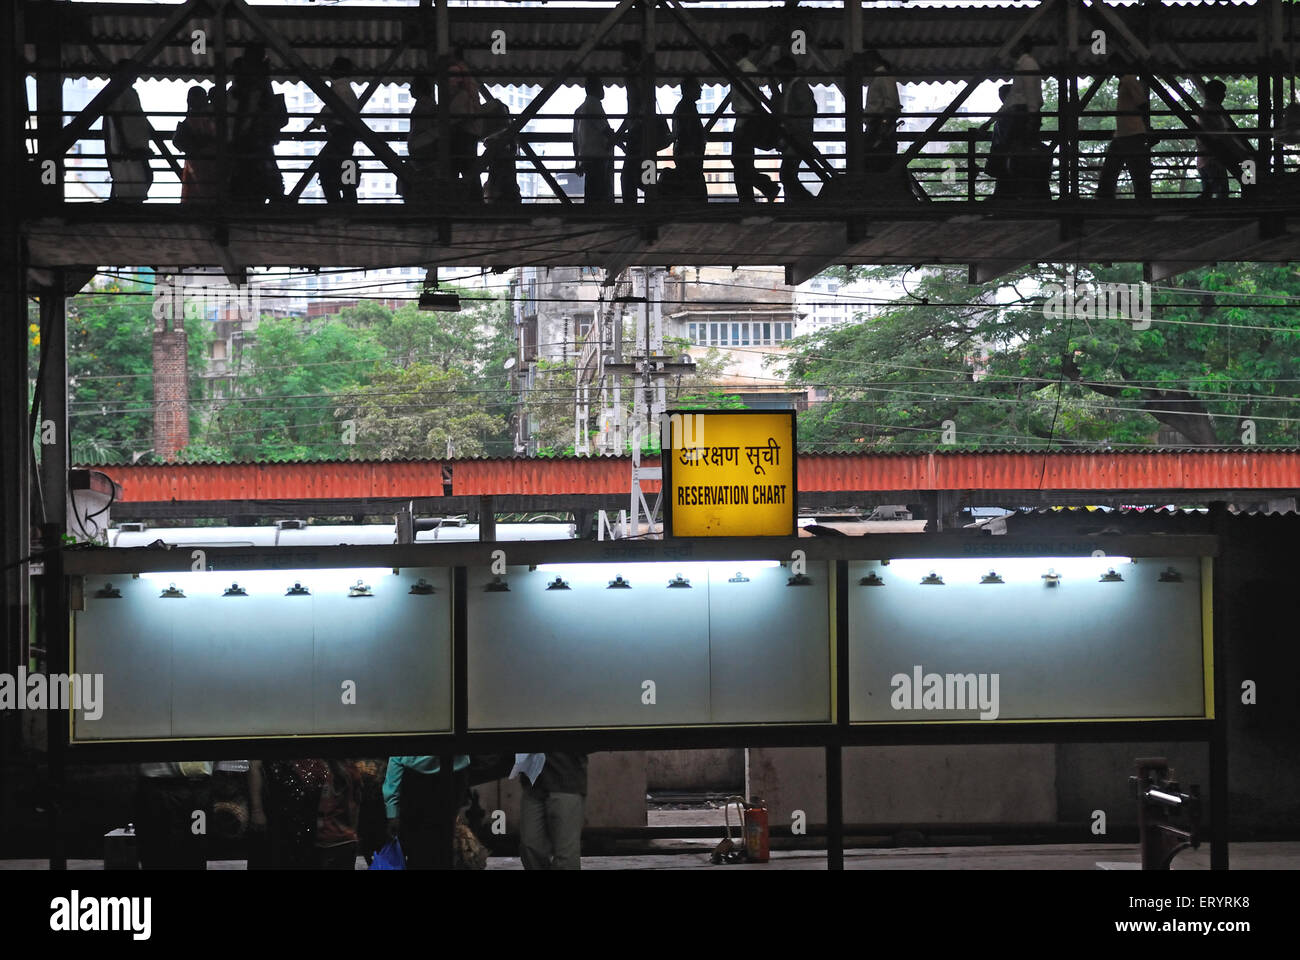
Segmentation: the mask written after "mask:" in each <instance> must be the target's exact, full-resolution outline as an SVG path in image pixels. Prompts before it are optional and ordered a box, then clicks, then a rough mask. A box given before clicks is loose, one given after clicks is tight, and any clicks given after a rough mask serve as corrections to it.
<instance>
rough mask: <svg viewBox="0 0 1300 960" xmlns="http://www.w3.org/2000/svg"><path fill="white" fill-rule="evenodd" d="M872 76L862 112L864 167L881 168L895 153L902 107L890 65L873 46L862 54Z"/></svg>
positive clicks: (892, 160) (889, 161) (892, 159)
mask: <svg viewBox="0 0 1300 960" xmlns="http://www.w3.org/2000/svg"><path fill="white" fill-rule="evenodd" d="M864 59H865V60H866V65H867V69H868V70H870V71H871V79H870V81H868V83H867V102H866V106H865V107H864V108H863V111H862V115H863V119H864V121H865V122H866V139H867V143H866V150H867V158H868V160H867V167H868V169H872V170H884V169H888V167H889V166H890V165H891V164H892V163H893V162H894V158H895V157H896V156H897V155H898V118H899V117H900V116H902V113H903V107H902V104H901V102H900V101H899V98H898V83H897V82H896V81H895V80H894V78H893V77H892V76H890V73H889V65H888V64H886V63H885V60H884V58H883V57H881V56H880V54H879V53H877V52H876V51H874V50H868V51H867V52H866V53H865V54H864Z"/></svg>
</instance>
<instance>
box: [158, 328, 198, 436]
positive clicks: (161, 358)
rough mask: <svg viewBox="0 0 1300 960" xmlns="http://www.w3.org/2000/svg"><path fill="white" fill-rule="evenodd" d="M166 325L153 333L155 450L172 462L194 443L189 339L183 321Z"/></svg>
mask: <svg viewBox="0 0 1300 960" xmlns="http://www.w3.org/2000/svg"><path fill="white" fill-rule="evenodd" d="M164 324H165V321H160V322H159V323H158V324H157V325H156V326H155V327H154V334H153V449H154V456H155V457H157V458H158V459H159V460H167V461H170V460H173V459H175V457H176V454H177V453H178V452H179V451H180V450H181V448H183V447H184V446H185V445H186V444H188V443H189V442H190V409H189V378H188V376H187V372H186V368H185V363H186V354H187V350H188V338H187V337H186V334H185V329H184V327H183V326H182V325H181V323H180V322H177V323H175V324H174V326H175V327H176V328H177V329H172V330H167V329H166V328H165V326H164Z"/></svg>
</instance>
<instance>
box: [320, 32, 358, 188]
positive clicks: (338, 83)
mask: <svg viewBox="0 0 1300 960" xmlns="http://www.w3.org/2000/svg"><path fill="white" fill-rule="evenodd" d="M329 72H330V90H332V91H333V92H334V96H336V97H338V98H339V99H340V100H342V101H343V106H344V107H346V108H347V109H348V110H350V111H351V112H352V113H359V112H360V110H361V108H360V106H358V104H357V95H356V94H355V93H353V92H352V83H351V81H350V80H349V79H348V78H349V77H350V76H351V75H352V74H353V73H354V72H355V68H354V67H353V66H352V61H351V60H349V59H348V58H347V57H335V58H334V62H333V63H331V64H330V70H329ZM317 127H319V128H321V129H322V130H324V131H325V132H326V134H327V135H328V138H327V139H326V141H325V146H324V147H322V148H321V152H320V185H321V191H322V192H323V193H324V194H325V202H326V203H356V202H357V181H358V180H360V179H361V171H360V169H359V167H358V164H357V161H356V160H355V159H354V158H353V156H352V151H353V148H354V147H356V144H357V135H356V134H355V133H353V132H352V128H351V127H350V126H348V125H347V123H346V122H344V120H343V118H342V117H340V116H335V115H334V113H333V112H332V111H330V110H326V111H325V112H324V113H323V114H322V116H321V119H320V120H317V121H316V122H315V123H313V124H312V125H311V126H310V127H308V128H307V129H308V130H313V129H316V128H317Z"/></svg>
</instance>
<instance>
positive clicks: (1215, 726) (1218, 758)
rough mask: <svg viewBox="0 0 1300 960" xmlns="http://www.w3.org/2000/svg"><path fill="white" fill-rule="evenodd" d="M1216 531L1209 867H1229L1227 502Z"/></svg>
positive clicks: (1217, 507) (1214, 510)
mask: <svg viewBox="0 0 1300 960" xmlns="http://www.w3.org/2000/svg"><path fill="white" fill-rule="evenodd" d="M1210 516H1211V518H1212V523H1213V525H1214V532H1215V533H1216V534H1217V535H1218V537H1219V555H1218V556H1217V557H1215V558H1214V561H1213V563H1214V572H1213V577H1212V581H1211V582H1212V592H1211V596H1212V597H1213V598H1214V600H1215V601H1217V602H1216V603H1215V604H1214V617H1213V623H1212V627H1213V631H1214V637H1213V644H1212V656H1213V663H1214V676H1213V678H1212V681H1213V690H1214V720H1213V721H1211V723H1212V726H1211V729H1210V869H1211V870H1227V869H1228V832H1229V830H1230V828H1231V822H1232V821H1231V817H1230V815H1229V807H1228V773H1229V771H1228V689H1229V688H1228V673H1229V670H1230V668H1231V663H1230V662H1229V659H1228V651H1229V649H1231V641H1232V632H1231V630H1232V621H1231V618H1230V617H1229V616H1228V615H1227V611H1228V598H1229V597H1233V596H1236V595H1237V593H1236V591H1237V584H1236V582H1235V581H1236V578H1235V577H1234V576H1233V573H1232V571H1233V567H1234V564H1233V559H1234V557H1233V553H1234V550H1233V546H1234V545H1233V541H1232V537H1231V536H1230V533H1231V526H1230V525H1231V523H1232V515H1231V514H1230V513H1228V505H1227V504H1226V503H1222V502H1220V503H1214V504H1211V505H1210Z"/></svg>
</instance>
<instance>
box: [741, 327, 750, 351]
mask: <svg viewBox="0 0 1300 960" xmlns="http://www.w3.org/2000/svg"><path fill="white" fill-rule="evenodd" d="M740 344H741V346H744V347H747V346H749V324H747V323H742V324H741V325H740Z"/></svg>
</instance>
